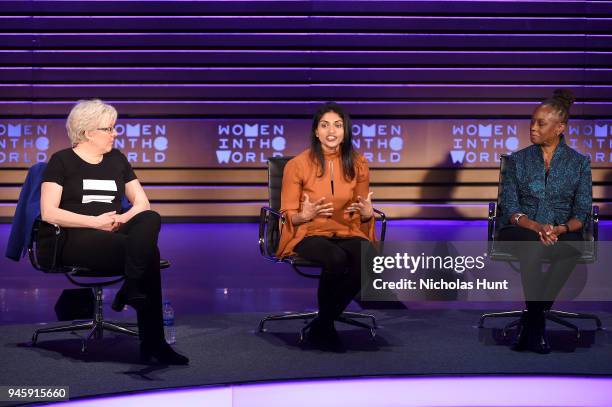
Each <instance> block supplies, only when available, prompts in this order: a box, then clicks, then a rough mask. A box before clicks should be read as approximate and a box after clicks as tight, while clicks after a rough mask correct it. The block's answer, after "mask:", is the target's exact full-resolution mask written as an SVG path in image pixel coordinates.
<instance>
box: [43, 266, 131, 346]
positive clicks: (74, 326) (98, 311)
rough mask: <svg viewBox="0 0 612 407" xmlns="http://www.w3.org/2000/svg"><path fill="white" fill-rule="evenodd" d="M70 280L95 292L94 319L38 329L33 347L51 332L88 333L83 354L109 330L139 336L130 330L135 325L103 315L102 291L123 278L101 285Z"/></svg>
mask: <svg viewBox="0 0 612 407" xmlns="http://www.w3.org/2000/svg"><path fill="white" fill-rule="evenodd" d="M67 277H68V279H69V280H70V281H71V282H72V283H73V284H75V285H78V286H79V287H90V288H92V289H93V290H94V294H95V297H94V298H95V300H94V301H95V302H94V318H93V319H92V320H91V321H87V322H76V323H75V322H73V323H71V324H66V325H61V326H56V327H50V328H40V329H37V330H36V331H35V332H34V334H33V335H32V346H36V343H37V341H38V335H40V334H43V333H51V332H76V331H88V332H87V335H86V336H85V337H84V338H83V340H82V343H81V352H86V351H87V343H88V341H89V340H90V339H92V338H93V339H102V337H103V336H104V330H108V331H111V332H115V333H122V334H126V335H131V336H138V331H136V330H133V329H130V328H129V327H135V326H137V324H135V323H125V322H124V323H119V322H114V321H106V320H104V317H103V313H102V305H103V304H102V290H103V289H104V287H105V286H108V285H111V284H115V283H118V282H120V281H122V280H123V277H121V278H115V279H113V280H108V281H104V282H99V283H83V282H77V281H76V280H75V279H74V278H73V277H72V276H70V275H68V274H67Z"/></svg>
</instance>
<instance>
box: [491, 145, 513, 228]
mask: <svg viewBox="0 0 612 407" xmlns="http://www.w3.org/2000/svg"><path fill="white" fill-rule="evenodd" d="M508 158H510V155H508V154H502V155H501V156H500V157H499V181H498V183H497V204H496V209H495V230H496V232H497V230H498V229H499V227H500V226H501V222H499V219H500V218H501V217H502V216H503V213H502V208H501V206H500V205H499V204H500V202H501V196H502V192H503V188H504V186H503V185H504V184H503V182H502V181H503V179H504V177H505V176H506V170H507V168H508Z"/></svg>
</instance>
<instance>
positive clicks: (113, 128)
mask: <svg viewBox="0 0 612 407" xmlns="http://www.w3.org/2000/svg"><path fill="white" fill-rule="evenodd" d="M96 130H100V131H104V132H106V133H108V134H111V133H112V132H113V131H115V127H114V126H109V127H98V128H97V129H96Z"/></svg>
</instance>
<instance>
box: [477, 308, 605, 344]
mask: <svg viewBox="0 0 612 407" xmlns="http://www.w3.org/2000/svg"><path fill="white" fill-rule="evenodd" d="M526 311H527V310H523V311H504V312H491V313H487V314H482V315H481V316H480V320H479V321H478V328H484V321H485V319H487V318H517V319H515V320H514V321H512V322H510V323H508V324H506V325H505V326H504V328H503V330H502V332H503V335H504V336H506V335H507V333H508V330H510V329H511V328H514V327H515V326H518V324H519V323H520V317H521V315H523V312H526ZM544 317H545V318H546V320H548V321H552V322H555V323H557V324H559V325H562V326H564V327H566V328H569V329H571V330H573V331H574V333H575V334H576V340H578V339H580V336H581V333H580V329H579V328H578V327H577V326H576V325H574V324H572V323H571V322H568V321H566V319H590V320H593V321H595V324H596V326H597V329H598V330H601V329H603V328H602V325H601V320H600V319H599V317H598V316H597V315H594V314H586V313H582V312H580V313H579V312H566V311H558V310H552V309H551V310H549V311H546V312H545V313H544Z"/></svg>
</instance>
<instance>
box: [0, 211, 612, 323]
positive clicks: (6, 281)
mask: <svg viewBox="0 0 612 407" xmlns="http://www.w3.org/2000/svg"><path fill="white" fill-rule="evenodd" d="M257 227H258V225H256V224H253V223H195V224H175V223H169V224H164V225H163V228H162V232H161V235H160V249H161V252H162V257H164V258H167V259H169V260H170V261H171V263H172V267H171V268H170V269H167V270H164V271H163V287H164V296H165V297H166V298H167V299H169V300H170V301H172V304H173V306H174V308H175V310H176V313H177V316H179V317H180V316H181V315H187V314H211V313H212V314H224V313H233V312H278V311H284V310H304V309H312V308H313V307H315V298H316V297H315V289H316V282H315V281H313V280H311V279H306V278H303V277H301V276H299V275H297V274H296V273H294V272H293V271H292V270H291V268H290V267H289V266H286V265H275V264H272V263H270V262H268V261H266V260H264V259H263V258H261V257H260V255H259V249H258V246H257ZM9 232H10V225H7V224H3V225H0V245H1V246H0V250H1V251H2V253H4V252H5V249H6V241H7V239H8V235H9ZM485 236H486V222H484V221H420V220H402V221H390V222H389V227H388V230H387V241H393V240H435V239H440V240H477V239H484V238H485ZM611 238H612V222H610V221H606V222H601V223H600V240H612V239H611ZM64 288H73V286H72V285H71V284H70V283H69V282H68V281H67V280H66V279H65V278H64V277H63V276H61V275H46V274H43V273H40V272H38V271H36V270H34V269H33V268H32V267H31V266H30V264H29V261H28V260H27V259H22V261H21V262H19V263H15V262H13V261H12V260H9V259H7V258H5V257H2V258H0V324H15V323H36V322H43V321H46V322H49V321H53V320H55V315H54V311H53V306H54V304H55V301H56V300H57V297H58V296H59V294H60V293H61V291H62V290H63V289H64ZM114 294H115V289H108V290H106V291H105V295H106V296H107V301H106V306H107V307H108V305H109V303H110V301H108V298H113V296H114ZM411 306H414V307H423V306H427V305H425V304H412V305H411ZM429 306H435V307H440V306H441V305H440V304H437V305H431V304H429ZM442 306H443V307H447V308H453V307H458V306H459V307H462V308H466V307H467V308H470V307H472V308H473V306H474V304H459V305H458V304H457V303H445V304H443V305H442ZM351 307H352V308H355V309H358V308H359V307H358V305H356V304H352V305H351ZM498 308H499V307H498ZM107 315H109V316H110V317H113V318H115V317H117V316H119V315H118V314H116V313H114V312H113V311H110V309H109V310H107ZM120 317H121V318H124V317H125V318H132V317H133V311H132V310H128V311H127V312H123V313H121V314H120Z"/></svg>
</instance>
